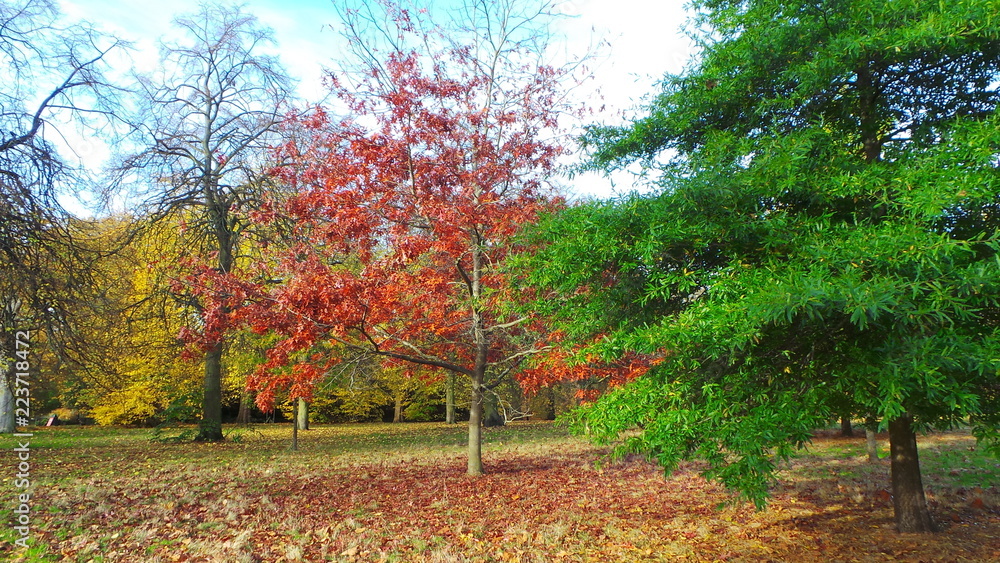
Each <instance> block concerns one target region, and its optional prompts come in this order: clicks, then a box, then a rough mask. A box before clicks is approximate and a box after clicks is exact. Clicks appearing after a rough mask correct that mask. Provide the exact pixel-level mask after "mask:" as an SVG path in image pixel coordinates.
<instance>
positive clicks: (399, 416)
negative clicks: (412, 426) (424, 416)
mask: <svg viewBox="0 0 1000 563" xmlns="http://www.w3.org/2000/svg"><path fill="white" fill-rule="evenodd" d="M395 399H396V407H395V409H394V410H393V413H392V421H393V422H403V393H402V392H401V391H400V392H397V393H396V397H395Z"/></svg>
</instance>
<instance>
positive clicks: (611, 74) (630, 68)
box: [59, 0, 693, 197]
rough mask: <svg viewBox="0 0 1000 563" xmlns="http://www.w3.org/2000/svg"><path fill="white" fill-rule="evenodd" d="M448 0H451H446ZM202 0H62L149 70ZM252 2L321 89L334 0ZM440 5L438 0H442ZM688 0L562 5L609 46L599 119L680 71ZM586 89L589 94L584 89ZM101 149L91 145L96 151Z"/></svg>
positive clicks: (289, 63)
mask: <svg viewBox="0 0 1000 563" xmlns="http://www.w3.org/2000/svg"><path fill="white" fill-rule="evenodd" d="M445 1H448V0H445ZM197 4H198V2H197V0H167V1H160V2H142V3H137V2H130V1H125V0H60V2H59V6H60V8H61V10H62V11H63V13H64V14H65V15H66V16H68V17H69V18H71V19H86V20H89V21H91V22H93V23H96V24H98V25H100V26H101V27H104V28H105V29H106V30H107V31H109V32H112V33H114V34H116V35H117V36H119V37H122V38H124V39H127V40H130V41H132V42H133V43H134V45H135V47H136V53H135V55H134V59H135V64H136V65H137V66H138V67H139V68H140V69H146V70H149V69H150V67H152V66H153V65H155V64H156V59H157V45H158V42H159V40H160V39H161V38H162V37H163V36H164V35H165V34H168V33H170V32H171V26H170V22H171V20H172V19H173V18H174V16H175V15H177V14H181V13H187V12H191V11H194V10H195V9H196V8H197ZM243 4H244V5H245V6H246V8H247V10H248V11H249V12H251V13H253V14H255V15H256V16H257V17H258V19H260V20H261V21H262V22H263V23H265V24H266V25H268V26H270V27H271V28H272V29H273V30H274V32H275V37H276V39H277V41H278V46H277V54H278V55H279V56H280V58H281V60H282V62H283V63H284V65H285V67H286V68H287V69H288V71H289V72H290V73H291V74H292V75H293V76H294V77H295V78H297V79H298V80H299V83H300V94H301V96H302V97H303V98H305V99H306V100H309V101H316V100H318V99H319V98H320V97H321V96H322V93H323V89H322V86H321V77H322V75H323V73H322V69H323V68H324V67H329V66H333V65H332V62H333V61H334V60H335V59H336V57H337V54H338V49H337V45H338V41H339V40H338V34H337V32H336V30H334V29H331V25H335V24H336V22H337V15H336V12H335V10H334V9H333V4H332V0H249V1H245V2H243ZM437 4H438V6H440V5H441V1H440V0H439V1H438V3H437ZM683 4H684V2H683V0H660V1H650V0H568V1H566V2H564V3H562V4H561V5H560V9H561V10H562V11H563V12H564V13H566V14H569V15H571V16H572V17H571V18H566V19H564V20H563V21H562V23H561V24H560V25H559V28H558V29H557V33H559V34H560V35H562V37H563V40H564V41H565V42H566V44H567V50H568V51H569V52H571V53H581V52H583V51H584V50H586V48H587V45H588V44H590V43H592V42H594V41H595V40H597V39H606V40H607V41H608V43H610V50H609V51H608V52H607V53H606V56H605V57H602V59H601V60H599V61H598V63H597V64H598V66H597V68H596V70H595V74H596V77H597V80H596V81H595V84H594V86H595V87H597V88H600V93H601V95H602V96H603V100H602V103H603V104H604V105H605V108H606V109H605V112H604V113H603V114H602V115H600V116H598V119H599V120H601V121H605V122H613V121H615V120H617V119H619V118H618V116H619V115H620V114H621V112H622V111H627V110H628V109H629V108H631V107H633V106H634V105H635V104H636V103H638V102H639V100H640V98H641V97H642V96H644V95H646V94H648V93H650V92H651V91H652V89H653V85H654V83H655V81H656V80H657V79H659V78H660V77H662V76H663V74H664V73H665V72H679V71H680V70H681V69H682V67H683V66H684V64H685V63H686V62H687V61H688V59H689V58H690V57H691V55H692V53H693V48H692V47H691V45H690V42H689V41H688V40H687V39H686V38H685V37H683V36H682V35H681V34H680V32H679V29H680V26H681V25H682V24H683V23H684V19H685V17H686V14H685V12H684V9H683ZM583 95H590V94H588V93H583ZM100 152H102V151H101V150H99V149H95V150H94V153H95V154H94V156H99V153H100ZM614 183H615V184H616V187H615V188H614V189H613V188H612V187H611V182H609V181H608V180H607V179H605V178H602V177H599V176H597V175H593V174H592V175H586V176H583V177H581V176H577V177H576V178H575V179H574V181H573V186H572V190H571V193H573V194H575V195H576V196H578V197H609V196H612V195H615V194H616V193H625V192H628V191H631V189H632V188H633V181H632V179H631V176H630V175H628V174H619V175H617V176H616V177H615V178H614Z"/></svg>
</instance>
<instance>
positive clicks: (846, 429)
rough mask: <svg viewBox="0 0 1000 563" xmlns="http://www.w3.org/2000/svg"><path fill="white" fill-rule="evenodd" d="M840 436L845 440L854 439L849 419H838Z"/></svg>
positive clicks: (845, 417)
mask: <svg viewBox="0 0 1000 563" xmlns="http://www.w3.org/2000/svg"><path fill="white" fill-rule="evenodd" d="M840 435H841V436H844V437H847V438H853V437H854V427H853V426H851V417H849V416H842V417H840Z"/></svg>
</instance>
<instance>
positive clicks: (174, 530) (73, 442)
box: [0, 423, 1000, 562]
mask: <svg viewBox="0 0 1000 563" xmlns="http://www.w3.org/2000/svg"><path fill="white" fill-rule="evenodd" d="M463 432H464V429H463V427H461V426H459V427H456V426H446V425H444V424H403V425H388V424H385V425H383V424H373V425H338V426H326V427H319V428H317V429H313V430H309V431H303V432H301V433H300V436H301V448H300V451H298V452H291V451H289V450H288V444H289V434H290V432H289V429H288V428H287V427H281V428H276V427H274V426H259V427H257V429H255V430H251V431H234V433H233V434H231V436H230V438H231V439H230V441H227V442H226V443H223V444H191V443H185V444H173V445H164V444H153V443H150V442H149V441H148V436H149V432H148V431H144V430H121V429H116V430H109V429H76V428H68V427H63V428H56V429H46V430H44V431H42V432H38V433H37V434H36V437H35V442H34V443H33V448H34V449H33V452H32V456H33V457H32V462H33V466H32V477H33V479H34V480H35V484H34V489H33V497H32V527H33V528H32V544H33V547H32V548H31V549H30V550H29V551H27V552H24V551H17V550H14V549H12V547H13V546H12V542H13V537H14V536H13V532H12V531H11V530H8V531H6V532H7V535H6V536H5V538H4V539H5V540H6V541H4V542H3V546H2V547H0V558H5V559H10V560H14V561H18V560H20V561H149V562H157V561H227V562H228V561H323V560H331V561H442V562H445V561H512V562H517V561H520V562H535V561H539V562H541V561H684V560H686V561H845V562H846V561H996V560H1000V491H998V486H1000V463H998V462H997V461H996V460H993V459H991V458H988V457H986V456H985V455H984V454H983V453H982V452H981V451H979V450H978V449H977V448H976V445H975V441H974V439H972V438H971V437H970V436H969V434H968V433H967V432H962V431H956V432H950V433H942V434H934V435H930V436H926V437H923V438H922V439H921V448H922V451H921V454H922V456H923V459H922V463H923V465H924V469H925V471H924V473H925V486H926V488H927V491H928V498H929V502H930V504H931V506H932V510H933V512H934V515H935V517H936V519H937V521H938V522H939V524H940V525H941V527H942V528H943V531H942V532H941V533H939V534H935V535H908V534H897V533H896V532H895V531H894V527H893V522H892V506H891V502H892V501H891V495H890V494H889V493H888V483H889V479H888V466H887V464H886V463H884V462H883V463H879V464H875V465H871V464H868V463H867V462H866V460H865V456H864V439H863V438H858V439H848V438H840V437H834V436H832V435H828V434H824V433H819V434H818V435H817V437H816V439H815V440H814V442H813V444H812V445H811V446H810V448H809V450H808V451H805V452H802V454H801V455H799V456H797V457H796V459H794V460H793V461H792V463H791V464H790V465H789V466H788V468H787V469H785V470H784V471H783V473H782V477H781V481H780V482H779V483H778V484H776V486H775V488H774V490H773V494H774V498H773V500H772V502H771V504H770V505H769V506H768V508H767V509H766V510H764V511H760V512H758V511H755V510H754V509H753V507H751V506H747V505H746V504H739V503H737V504H733V503H730V504H729V505H727V506H725V507H722V508H720V507H719V506H720V505H721V504H724V503H726V501H729V500H732V498H731V497H730V496H729V495H728V494H727V493H726V492H725V491H724V490H723V489H722V488H720V487H719V486H716V485H714V484H711V483H708V482H706V481H705V480H703V479H702V478H701V477H699V476H698V473H697V469H698V468H697V466H696V465H695V464H687V465H684V466H682V468H681V470H680V471H678V472H676V473H675V474H673V475H672V476H670V477H669V478H664V476H663V474H662V472H661V471H660V470H659V469H658V468H657V467H656V466H654V465H652V464H650V463H648V462H646V461H645V460H643V459H639V458H632V459H627V460H624V461H621V462H615V463H603V464H595V461H596V460H598V459H600V458H601V455H602V454H603V453H604V452H603V450H600V449H598V448H595V447H593V446H591V445H589V444H588V443H587V442H586V441H584V440H582V439H579V438H574V437H569V436H566V434H565V432H564V431H563V430H562V429H560V428H559V427H557V426H554V425H552V424H551V423H520V424H514V425H510V426H508V427H506V428H502V429H495V430H490V431H488V432H487V434H486V439H485V442H486V445H485V451H486V453H485V456H484V458H485V464H486V468H487V471H488V472H489V474H488V475H486V476H484V477H482V478H478V479H473V478H469V477H467V476H465V474H464V473H465V458H464V446H463V445H462V444H463V440H464V438H463ZM233 438H236V440H234V439H233ZM882 438H883V439H884V436H883V437H882ZM883 445H884V442H883ZM5 449H6V451H8V452H10V451H12V448H5ZM9 457H10V459H9V461H8V462H7V463H5V465H6V466H7V467H14V463H13V456H9ZM7 473H8V474H11V475H10V477H9V478H8V477H6V476H5V477H4V481H5V483H4V484H5V486H6V487H7V488H8V490H14V489H13V485H12V482H11V481H12V478H13V475H12V473H13V472H12V471H8V472H7ZM12 501H13V499H12V500H11V502H8V503H7V506H8V507H9V506H11V504H12ZM5 508H6V507H5ZM10 512H11V511H10V509H6V515H7V521H11V520H12V517H11V514H10Z"/></svg>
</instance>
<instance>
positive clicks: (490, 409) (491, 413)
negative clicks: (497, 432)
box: [483, 391, 507, 428]
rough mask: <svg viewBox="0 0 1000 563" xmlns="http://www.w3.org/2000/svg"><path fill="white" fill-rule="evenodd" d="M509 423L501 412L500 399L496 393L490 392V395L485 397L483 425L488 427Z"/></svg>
mask: <svg viewBox="0 0 1000 563" xmlns="http://www.w3.org/2000/svg"><path fill="white" fill-rule="evenodd" d="M506 423H507V421H506V420H504V417H503V415H502V414H500V405H499V399H498V398H497V396H496V393H494V392H492V391H491V392H490V393H489V396H486V397H484V398H483V426H485V427H487V428H495V427H497V426H503V425H505V424H506Z"/></svg>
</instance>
